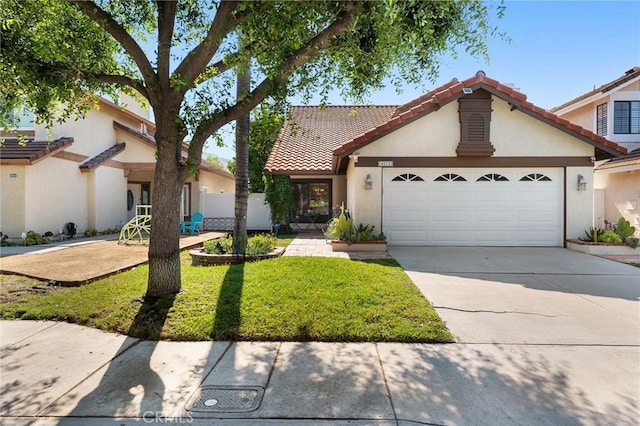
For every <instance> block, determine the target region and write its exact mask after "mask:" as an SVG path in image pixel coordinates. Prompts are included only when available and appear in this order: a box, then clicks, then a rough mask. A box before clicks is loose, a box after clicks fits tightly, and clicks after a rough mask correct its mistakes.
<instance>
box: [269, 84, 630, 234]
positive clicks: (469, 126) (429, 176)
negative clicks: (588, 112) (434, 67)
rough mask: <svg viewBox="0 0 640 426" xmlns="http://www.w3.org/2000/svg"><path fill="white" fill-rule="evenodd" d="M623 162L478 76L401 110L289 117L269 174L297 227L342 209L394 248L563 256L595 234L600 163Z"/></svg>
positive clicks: (616, 152)
mask: <svg viewBox="0 0 640 426" xmlns="http://www.w3.org/2000/svg"><path fill="white" fill-rule="evenodd" d="M625 153H626V149H625V148H624V147H622V146H620V145H618V144H616V143H614V142H611V141H609V140H607V139H606V138H604V137H602V136H599V135H596V134H594V133H593V132H591V131H589V130H587V129H584V128H583V127H581V126H579V125H577V124H574V123H571V122H570V121H568V120H566V119H562V118H560V117H558V116H557V115H555V114H552V113H550V112H548V111H546V110H544V109H542V108H539V107H537V106H535V105H533V104H531V103H530V102H528V101H527V98H526V96H525V95H524V94H522V93H520V92H519V91H517V90H514V89H513V88H512V87H509V86H506V85H503V84H500V83H499V82H498V81H495V80H493V79H491V78H488V77H487V76H485V74H484V73H483V72H481V71H480V72H478V73H477V74H476V75H475V76H473V77H471V78H469V79H467V80H464V81H458V80H456V79H454V80H452V81H451V82H449V83H447V84H445V85H443V86H441V87H439V88H437V89H435V90H433V91H431V92H429V93H426V94H425V95H423V96H420V97H419V98H417V99H415V100H413V101H411V102H409V103H407V104H405V105H402V106H353V107H352V106H326V107H311V106H309V107H305V106H301V107H293V108H291V110H290V116H289V118H288V119H287V121H286V122H285V124H284V127H283V129H282V130H281V133H280V135H279V137H278V139H277V141H276V143H275V145H274V147H273V149H272V152H271V155H270V157H269V160H268V161H267V163H266V166H265V171H266V172H267V173H271V174H274V175H276V174H281V175H288V176H289V177H290V178H291V181H292V184H293V186H294V193H295V206H296V207H295V210H296V211H295V212H294V215H295V216H296V217H297V218H299V220H300V221H301V222H303V221H305V220H307V221H323V220H326V219H328V218H329V216H330V215H331V214H332V210H335V209H336V208H337V207H338V206H339V205H341V204H343V203H344V205H345V207H347V208H348V209H349V211H350V213H351V214H352V216H353V218H354V221H355V223H356V224H357V223H365V224H370V225H374V226H375V229H376V230H377V231H382V232H384V234H385V235H386V236H387V239H388V242H389V244H403V245H458V246H564V245H565V244H566V243H565V241H566V239H567V238H578V237H580V236H581V235H583V232H584V230H585V229H587V228H589V227H591V226H592V225H593V163H594V162H595V161H599V160H605V159H610V158H616V157H619V156H620V155H622V154H625Z"/></svg>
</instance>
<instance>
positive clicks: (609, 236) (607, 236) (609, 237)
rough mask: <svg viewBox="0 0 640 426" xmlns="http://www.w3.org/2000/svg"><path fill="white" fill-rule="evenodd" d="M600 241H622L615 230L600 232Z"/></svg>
mask: <svg viewBox="0 0 640 426" xmlns="http://www.w3.org/2000/svg"><path fill="white" fill-rule="evenodd" d="M600 241H602V242H603V243H622V238H621V237H620V235H618V234H616V233H615V232H613V231H611V230H608V231H604V232H603V233H602V235H601V236H600Z"/></svg>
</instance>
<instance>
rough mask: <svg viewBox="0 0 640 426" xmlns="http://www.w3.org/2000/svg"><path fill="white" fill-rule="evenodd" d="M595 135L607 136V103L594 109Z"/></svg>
mask: <svg viewBox="0 0 640 426" xmlns="http://www.w3.org/2000/svg"><path fill="white" fill-rule="evenodd" d="M596 134H598V135H600V136H607V103H606V102H605V103H603V104H600V105H598V106H597V107H596Z"/></svg>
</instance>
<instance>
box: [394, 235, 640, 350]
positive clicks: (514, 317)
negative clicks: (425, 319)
mask: <svg viewBox="0 0 640 426" xmlns="http://www.w3.org/2000/svg"><path fill="white" fill-rule="evenodd" d="M389 251H390V253H391V255H392V256H393V257H394V258H396V259H397V260H398V262H400V264H401V265H402V267H403V268H404V269H405V270H406V272H407V274H408V275H409V276H410V277H411V279H412V280H413V282H414V283H415V284H416V285H417V286H418V288H419V289H420V290H421V291H422V293H423V294H424V295H425V297H426V298H427V299H429V300H430V301H431V303H433V305H434V306H435V307H436V309H437V311H438V313H439V314H440V316H441V317H442V318H443V319H444V320H445V321H446V322H447V326H448V327H449V329H450V331H451V332H452V333H453V334H454V336H455V337H456V340H457V341H458V342H459V343H505V344H517V343H529V344H560V345H567V344H573V345H632V346H637V345H639V344H640V332H639V330H640V314H639V313H640V302H639V299H640V269H638V268H635V267H633V266H630V265H625V264H622V263H617V262H613V261H610V260H606V259H601V258H598V257H595V256H589V255H585V254H582V253H576V252H573V251H570V250H566V249H562V248H522V247H509V248H504V247H499V248H493V247H491V248H487V247H390V248H389Z"/></svg>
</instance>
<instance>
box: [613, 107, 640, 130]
mask: <svg viewBox="0 0 640 426" xmlns="http://www.w3.org/2000/svg"><path fill="white" fill-rule="evenodd" d="M613 106H614V109H613V133H616V134H631V133H634V134H637V133H640V101H616V102H615V103H614V104H613Z"/></svg>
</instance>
